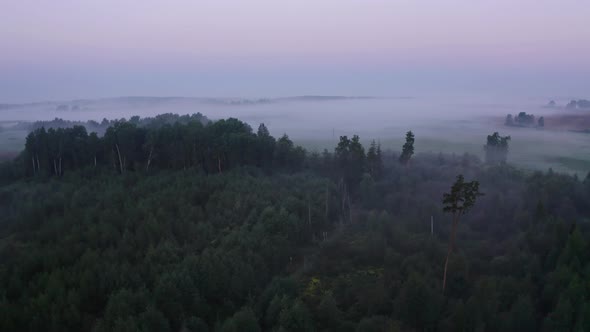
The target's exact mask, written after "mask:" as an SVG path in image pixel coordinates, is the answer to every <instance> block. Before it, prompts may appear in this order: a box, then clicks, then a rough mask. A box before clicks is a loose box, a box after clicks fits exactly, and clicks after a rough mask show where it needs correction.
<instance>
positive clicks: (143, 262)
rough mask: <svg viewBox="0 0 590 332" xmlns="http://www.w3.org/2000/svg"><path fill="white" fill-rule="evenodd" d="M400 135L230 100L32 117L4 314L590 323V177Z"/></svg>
mask: <svg viewBox="0 0 590 332" xmlns="http://www.w3.org/2000/svg"><path fill="white" fill-rule="evenodd" d="M410 134H411V132H409V133H408V135H407V137H406V145H404V147H402V150H403V151H406V157H408V159H405V158H406V157H404V158H400V155H403V152H402V153H401V154H400V153H396V152H392V151H382V149H381V146H380V145H379V144H378V143H376V142H375V141H373V142H372V143H371V144H370V145H369V147H368V149H365V147H364V146H363V145H362V144H361V141H360V138H359V137H358V136H356V135H355V136H353V137H352V138H348V137H347V136H342V137H340V141H339V143H338V144H337V146H336V147H335V148H334V150H333V151H328V150H325V151H323V152H322V153H315V152H307V151H305V150H304V149H303V148H301V147H297V146H295V145H294V143H293V142H292V141H291V140H290V139H289V138H288V137H287V136H286V135H284V136H282V137H281V138H279V139H275V138H273V137H272V136H271V135H270V133H269V131H268V129H267V128H266V127H265V126H264V125H260V127H259V128H258V130H257V131H256V132H254V131H253V130H252V129H251V128H250V127H249V126H248V125H247V124H245V123H243V122H241V121H239V120H236V119H227V120H220V121H215V122H206V123H203V122H201V121H187V122H175V123H160V124H153V125H151V126H149V125H139V124H138V123H134V121H117V122H115V123H113V125H112V126H110V127H109V128H108V129H107V130H106V131H105V134H104V136H99V135H96V134H92V133H91V134H88V133H87V132H86V130H85V129H84V128H83V127H73V128H62V129H48V130H45V129H41V128H40V129H38V130H35V131H34V132H32V133H31V135H30V136H29V138H28V139H27V147H26V149H25V151H23V153H22V154H21V156H20V157H19V158H17V159H16V160H15V161H13V162H11V163H6V164H3V165H2V168H1V169H0V175H2V176H1V178H2V179H3V181H4V185H3V186H2V187H1V188H0V216H1V219H0V285H2V288H0V330H2V331H39V330H43V331H223V332H225V331H228V332H229V331H538V330H542V331H585V330H590V285H589V284H588V282H587V280H589V279H590V274H589V273H590V256H589V253H590V241H589V240H588V234H589V231H590V227H589V222H590V221H589V218H588V216H589V215H590V205H588V204H587V203H588V202H589V201H590V178H586V179H584V180H580V179H578V178H577V177H575V176H570V175H565V174H558V173H555V172H552V171H551V170H550V171H549V172H526V171H522V170H519V169H515V168H513V167H511V166H510V165H508V164H506V163H504V162H488V163H482V162H481V161H480V160H479V159H478V158H477V157H475V156H471V155H467V154H466V155H462V156H455V155H444V154H424V153H417V154H415V155H414V152H415V151H414V147H413V143H414V135H413V134H412V135H410ZM490 137H491V141H490ZM502 139H505V138H502V137H501V136H500V135H499V134H497V133H495V134H493V135H490V136H488V144H491V145H493V144H494V143H498V144H500V146H502V144H503V143H502ZM492 141H493V142H492ZM505 143H506V148H507V140H506V142H505ZM494 146H495V145H494ZM410 152H411V153H410ZM486 152H487V148H486ZM504 156H505V155H504ZM409 157H411V160H412V161H411V167H409V166H408V163H407V160H409ZM459 174H461V176H460V177H457V175H459ZM464 179H470V180H477V181H473V182H472V181H465V180H464ZM480 190H481V192H483V193H485V195H484V196H480V195H479V192H480ZM445 194H446V195H445ZM475 198H477V203H475ZM467 210H470V211H469V214H466V213H464V212H466V211H467ZM446 212H449V214H446ZM459 217H460V219H459ZM459 220H460V222H459ZM449 239H451V241H449ZM456 243H459V244H460V245H456ZM451 252H452V255H451V254H450V253H451ZM446 267H448V273H447V274H446V275H447V276H446V281H445V282H444V284H445V286H444V287H445V290H444V292H443V280H442V279H443V278H442V277H443V274H444V271H445V269H446Z"/></svg>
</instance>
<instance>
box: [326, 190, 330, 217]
mask: <svg viewBox="0 0 590 332" xmlns="http://www.w3.org/2000/svg"><path fill="white" fill-rule="evenodd" d="M328 190H329V182H328V181H326V219H328V212H329V210H328V202H329V199H330V193H329V191H328Z"/></svg>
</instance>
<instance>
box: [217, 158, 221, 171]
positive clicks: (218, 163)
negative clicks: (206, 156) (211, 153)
mask: <svg viewBox="0 0 590 332" xmlns="http://www.w3.org/2000/svg"><path fill="white" fill-rule="evenodd" d="M217 170H218V171H219V173H221V157H219V156H217Z"/></svg>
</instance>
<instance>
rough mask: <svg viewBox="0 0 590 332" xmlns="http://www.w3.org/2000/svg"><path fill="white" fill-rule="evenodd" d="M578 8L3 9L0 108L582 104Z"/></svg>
mask: <svg viewBox="0 0 590 332" xmlns="http://www.w3.org/2000/svg"><path fill="white" fill-rule="evenodd" d="M589 17H590V3H588V1H586V0H579V1H576V0H560V1H547V0H536V1H532V0H518V1H515V0H495V1H473V0H446V1H434V0H433V1H426V0H407V1H404V0H399V1H398V0H356V1H354V0H313V1H311V0H298V1H290V0H283V1H280V0H248V1H245V0H233V1H228V0H214V1H213V0H211V1H205V0H203V1H200V0H191V1H189V0H168V1H161V0H160V1H155V0H135V1H131V0H87V1H79V0H52V1H38V0H35V1H34V0H18V1H16V0H12V1H11V0H0V103H14V102H29V101H42V100H61V99H76V98H98V97H111V96H126V95H134V96H138V95H141V96H195V97H197V96H201V97H202V96H212V97H219V96H231V97H274V96H286V95H289V96H290V95H304V94H315V95H378V96H419V95H428V94H449V95H461V94H472V93H473V94H478V93H479V94H486V95H503V94H522V95H528V96H548V97H550V96H572V97H590V83H588V82H590V80H588V77H590V42H589V41H590V23H588V22H589V20H588V18H589Z"/></svg>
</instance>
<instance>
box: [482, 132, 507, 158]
mask: <svg viewBox="0 0 590 332" xmlns="http://www.w3.org/2000/svg"><path fill="white" fill-rule="evenodd" d="M509 141H510V136H500V134H498V132H494V133H493V134H492V135H488V138H487V142H486V145H485V146H484V151H485V153H486V162H487V163H489V164H498V163H505V162H506V159H507V157H508V142H509Z"/></svg>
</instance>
